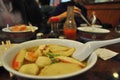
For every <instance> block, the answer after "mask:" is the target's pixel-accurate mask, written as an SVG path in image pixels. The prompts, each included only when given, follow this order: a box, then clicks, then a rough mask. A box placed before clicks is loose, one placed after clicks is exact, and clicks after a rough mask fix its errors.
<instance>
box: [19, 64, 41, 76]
mask: <svg viewBox="0 0 120 80" xmlns="http://www.w3.org/2000/svg"><path fill="white" fill-rule="evenodd" d="M38 71H39V68H38V65H37V64H35V63H31V64H25V65H23V66H22V67H21V68H20V69H19V72H21V73H25V74H30V75H36V74H37V73H38Z"/></svg>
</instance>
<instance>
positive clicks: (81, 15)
mask: <svg viewBox="0 0 120 80" xmlns="http://www.w3.org/2000/svg"><path fill="white" fill-rule="evenodd" d="M79 15H80V17H81V18H82V19H83V20H84V21H85V22H86V23H87V24H88V25H89V26H90V25H91V24H90V23H89V21H88V20H87V19H86V18H85V17H84V16H83V14H82V13H80V14H79Z"/></svg>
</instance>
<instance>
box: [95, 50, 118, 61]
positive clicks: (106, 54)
mask: <svg viewBox="0 0 120 80" xmlns="http://www.w3.org/2000/svg"><path fill="white" fill-rule="evenodd" d="M94 52H95V53H96V54H97V55H98V57H100V58H101V59H103V60H108V59H110V58H112V57H114V56H116V55H117V54H119V53H116V52H114V51H111V50H109V49H106V48H99V49H97V50H95V51H94Z"/></svg>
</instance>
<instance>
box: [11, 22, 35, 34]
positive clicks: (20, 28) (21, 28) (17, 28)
mask: <svg viewBox="0 0 120 80" xmlns="http://www.w3.org/2000/svg"><path fill="white" fill-rule="evenodd" d="M10 30H11V31H13V32H16V31H18V32H19V31H29V30H30V31H31V30H35V29H34V27H31V26H27V25H25V24H22V25H15V26H11V27H10Z"/></svg>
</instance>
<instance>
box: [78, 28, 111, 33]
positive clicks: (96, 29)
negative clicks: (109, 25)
mask: <svg viewBox="0 0 120 80" xmlns="http://www.w3.org/2000/svg"><path fill="white" fill-rule="evenodd" d="M77 29H78V30H79V31H83V32H89V33H109V32H110V31H109V30H107V29H102V28H96V27H78V28H77Z"/></svg>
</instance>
